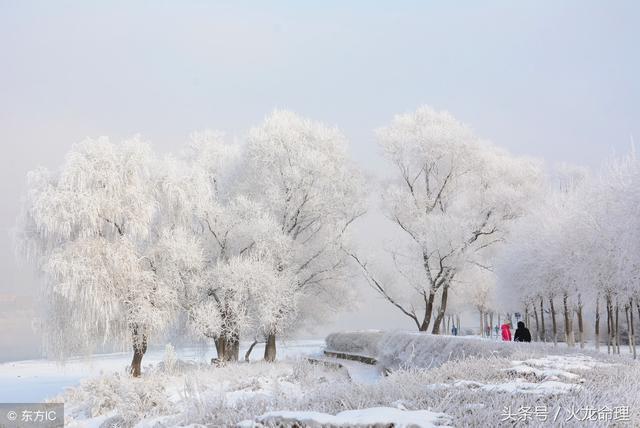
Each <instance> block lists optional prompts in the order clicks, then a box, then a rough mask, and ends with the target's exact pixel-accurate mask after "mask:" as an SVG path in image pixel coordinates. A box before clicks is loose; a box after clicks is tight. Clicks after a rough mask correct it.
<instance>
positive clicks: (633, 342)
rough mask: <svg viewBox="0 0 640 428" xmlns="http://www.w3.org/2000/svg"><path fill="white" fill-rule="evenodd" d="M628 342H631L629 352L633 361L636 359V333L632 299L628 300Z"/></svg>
mask: <svg viewBox="0 0 640 428" xmlns="http://www.w3.org/2000/svg"><path fill="white" fill-rule="evenodd" d="M629 338H630V339H629V340H630V341H631V352H632V353H633V359H634V360H635V359H636V333H635V327H634V326H633V299H629Z"/></svg>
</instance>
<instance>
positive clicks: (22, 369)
mask: <svg viewBox="0 0 640 428" xmlns="http://www.w3.org/2000/svg"><path fill="white" fill-rule="evenodd" d="M248 346H249V344H248V343H243V344H242V346H241V349H240V356H241V357H242V356H244V353H245V352H246V349H247V347H248ZM323 347H324V340H291V341H287V342H283V343H280V344H279V349H278V353H279V356H280V357H281V358H287V359H295V358H298V357H303V356H307V355H315V354H319V353H320V352H321V350H322V348H323ZM164 352H165V350H164V349H162V348H152V349H150V350H149V351H147V353H146V355H145V356H144V360H143V366H146V367H147V368H148V367H149V366H154V365H157V364H158V363H159V362H161V361H162V359H163V356H164ZM263 353H264V345H263V344H258V345H256V346H255V348H254V349H253V351H252V353H251V357H252V359H253V360H257V359H260V358H261V357H262V354H263ZM176 354H177V357H178V358H179V359H181V360H185V361H193V362H199V363H205V364H206V363H208V362H209V361H210V360H211V358H213V357H215V356H216V352H215V348H213V347H211V348H204V347H188V348H180V349H176ZM130 363H131V353H129V352H118V353H111V354H97V355H93V356H91V357H76V358H70V359H69V360H67V361H66V362H65V363H64V364H61V363H59V362H56V361H49V360H43V359H40V360H24V361H13V362H7V363H2V364H0V385H2V387H1V388H0V402H2V403H30V402H41V401H44V400H45V399H47V398H50V397H53V396H56V395H58V394H61V393H62V392H64V390H65V388H68V387H71V386H76V385H78V384H79V383H80V381H81V380H82V379H86V378H90V377H95V376H100V375H107V374H112V373H116V372H124V370H125V368H126V367H127V366H128V365H129V364H130Z"/></svg>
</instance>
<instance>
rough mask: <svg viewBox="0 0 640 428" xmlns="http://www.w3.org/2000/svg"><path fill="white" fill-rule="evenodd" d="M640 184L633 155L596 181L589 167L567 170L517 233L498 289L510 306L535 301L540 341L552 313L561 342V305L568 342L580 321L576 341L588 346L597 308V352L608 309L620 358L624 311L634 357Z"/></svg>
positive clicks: (610, 165) (611, 164)
mask: <svg viewBox="0 0 640 428" xmlns="http://www.w3.org/2000/svg"><path fill="white" fill-rule="evenodd" d="M639 184H640V163H639V162H638V160H637V159H636V157H635V154H634V153H633V152H632V153H631V154H630V155H628V156H625V157H623V158H618V159H617V158H614V159H611V160H610V161H608V162H607V163H606V164H605V166H604V168H603V169H602V171H601V172H600V174H599V175H598V176H595V177H592V176H590V174H588V173H587V172H585V170H584V169H583V168H573V167H571V168H567V167H566V166H563V167H562V168H561V170H560V174H559V179H556V180H555V182H554V185H553V186H550V189H549V190H548V192H547V193H546V196H545V198H544V202H543V203H541V204H539V205H538V206H537V207H536V209H534V210H532V211H531V213H530V214H529V215H528V216H527V217H525V218H523V219H522V220H521V221H520V222H518V224H517V225H516V226H515V227H514V231H513V233H512V234H511V238H510V240H509V245H508V246H507V247H506V248H505V251H504V253H503V263H501V264H500V265H501V268H500V269H499V278H500V280H499V286H500V289H501V290H504V291H506V293H505V294H508V295H511V296H513V297H514V299H513V300H512V302H514V301H516V300H520V301H522V300H523V299H529V298H531V299H533V301H534V302H539V307H538V308H537V311H538V310H539V311H540V318H541V319H540V321H541V327H540V330H541V332H540V333H541V334H540V335H539V336H540V337H541V338H543V339H544V314H545V312H547V313H549V315H550V316H551V322H552V331H553V340H554V342H555V341H556V336H557V328H556V313H557V308H558V307H561V308H562V314H563V321H564V332H565V335H564V339H565V342H566V343H567V344H568V345H569V346H573V344H574V316H577V325H578V341H579V342H580V345H581V346H584V341H585V329H584V321H585V318H584V314H585V310H592V311H593V313H594V315H595V317H594V318H595V322H594V336H595V343H596V347H598V346H599V344H600V337H601V334H600V331H601V325H600V324H601V323H600V321H601V313H602V312H601V310H602V309H604V310H605V314H606V323H607V324H606V328H607V346H608V348H609V351H611V350H612V349H613V351H614V352H620V333H619V329H620V328H619V324H620V322H619V316H620V311H621V310H623V311H624V315H625V317H626V319H627V332H628V337H629V345H630V348H631V350H632V352H633V353H634V355H635V330H634V323H633V310H634V305H635V307H636V308H638V310H639V311H640V307H638V306H637V299H638V277H639V275H638V266H639V264H638V259H639V256H638V254H639V253H638V237H639V235H640V222H639V221H638V213H639V211H640V209H639V208H638V207H639V206H640V198H639V196H638V190H637V189H638V185H639ZM634 302H635V303H634ZM545 305H548V306H547V308H548V310H547V311H545V310H544V307H545ZM559 305H561V306H559ZM639 315H640V313H639Z"/></svg>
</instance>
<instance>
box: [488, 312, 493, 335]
mask: <svg viewBox="0 0 640 428" xmlns="http://www.w3.org/2000/svg"><path fill="white" fill-rule="evenodd" d="M492 334H493V311H491V312H489V337H491V335H492Z"/></svg>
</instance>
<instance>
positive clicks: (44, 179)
mask: <svg viewBox="0 0 640 428" xmlns="http://www.w3.org/2000/svg"><path fill="white" fill-rule="evenodd" d="M362 181H363V180H362V177H361V175H360V173H359V172H358V171H357V170H356V169H355V168H354V166H353V165H352V163H351V161H350V160H349V158H348V156H347V141H346V139H345V137H344V136H343V135H342V134H341V133H340V132H339V131H338V130H337V129H335V128H330V127H327V126H324V125H322V124H319V123H316V122H313V121H310V120H307V119H303V118H300V117H298V116H296V115H295V114H292V113H290V112H286V111H276V112H274V113H273V114H272V115H270V116H269V117H267V118H266V120H265V121H264V122H263V123H262V124H261V125H260V126H258V127H256V128H254V129H252V130H251V131H250V132H249V135H248V138H247V140H246V143H245V144H244V145H242V146H241V147H240V146H237V145H231V144H227V143H225V142H224V140H223V138H222V136H221V135H220V134H218V133H212V132H207V133H202V134H195V135H193V136H192V140H191V142H190V143H189V144H188V146H187V147H186V149H185V150H184V151H183V153H181V154H180V155H179V156H166V157H164V158H160V157H159V156H157V155H156V154H154V153H153V152H152V150H151V148H150V146H149V145H148V144H147V143H144V142H142V141H140V140H138V139H134V140H132V141H127V142H124V143H121V144H113V143H111V142H109V141H108V140H107V139H105V138H101V139H98V140H88V141H84V142H82V143H80V144H77V145H75V146H74V147H73V149H72V150H71V152H70V153H69V154H68V155H67V157H66V160H65V162H64V164H63V165H62V167H61V168H60V169H59V170H58V171H57V172H50V171H47V170H45V169H38V170H36V171H33V172H31V173H30V174H29V178H28V193H27V197H26V203H25V209H24V215H23V216H22V218H21V221H20V227H19V233H18V243H19V248H20V251H21V253H22V254H24V255H25V256H27V257H28V259H29V260H31V261H33V262H34V263H35V264H36V266H37V268H38V269H39V271H40V272H41V273H42V274H43V277H44V280H45V281H44V282H45V284H46V287H45V293H46V297H47V298H46V301H47V303H48V308H49V311H48V319H46V320H45V322H44V325H45V326H46V327H47V332H46V334H45V338H46V339H47V343H48V351H49V354H53V353H57V355H58V356H59V357H63V356H64V355H67V354H69V353H76V352H81V351H87V350H90V349H91V348H93V347H95V346H97V345H99V344H101V343H104V342H107V341H113V340H120V341H126V342H127V343H131V344H132V346H133V354H134V355H133V359H132V364H131V370H132V374H133V375H134V376H139V375H140V371H141V361H142V358H143V356H144V353H145V351H146V348H147V343H148V342H149V340H150V338H151V337H152V336H153V335H157V334H159V333H161V332H162V331H163V330H164V329H165V328H166V327H168V326H169V325H171V324H173V323H175V322H176V320H178V319H186V320H187V321H186V325H188V326H189V328H190V329H191V330H192V331H193V332H196V333H198V334H201V335H203V336H205V337H207V338H211V339H213V340H214V341H215V345H216V349H217V351H218V356H219V358H221V359H223V360H236V359H237V358H238V350H239V340H240V337H241V336H245V335H246V336H250V337H252V338H256V340H265V341H266V348H265V355H264V357H265V359H267V360H273V359H274V358H275V356H276V336H277V335H278V334H282V333H286V332H288V331H290V330H291V329H292V327H298V326H300V325H302V324H304V323H305V322H314V320H317V319H319V318H321V317H322V316H323V314H325V313H326V312H327V311H328V309H329V308H330V309H331V310H332V311H333V310H335V308H336V306H340V304H341V303H343V302H347V301H348V296H349V295H350V294H351V290H350V287H349V284H348V283H347V282H346V281H345V275H346V272H347V270H346V268H347V264H346V261H347V256H346V252H345V251H344V247H345V246H346V245H347V242H348V239H349V235H348V232H349V229H350V225H351V224H352V223H353V221H354V220H355V219H356V218H357V217H359V216H360V215H361V214H362V213H363V212H364V206H363V193H362V189H363V185H362Z"/></svg>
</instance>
